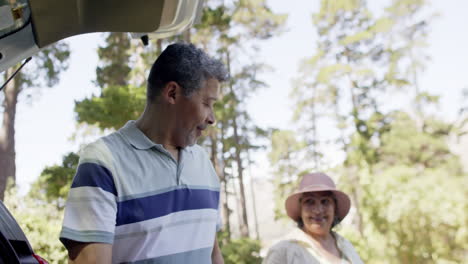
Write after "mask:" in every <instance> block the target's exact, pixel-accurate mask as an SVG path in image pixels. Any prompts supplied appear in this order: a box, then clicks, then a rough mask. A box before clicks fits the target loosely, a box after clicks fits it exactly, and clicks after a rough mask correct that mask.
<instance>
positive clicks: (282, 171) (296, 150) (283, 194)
mask: <svg viewBox="0 0 468 264" xmlns="http://www.w3.org/2000/svg"><path fill="white" fill-rule="evenodd" d="M297 137H298V136H297V135H296V133H294V132H293V131H288V130H284V131H281V130H277V131H274V132H273V133H272V135H271V151H270V153H269V154H268V159H269V162H270V164H272V167H273V170H274V175H275V177H274V179H273V184H274V186H275V190H276V192H275V193H276V195H275V218H276V219H279V218H283V217H286V215H285V214H284V201H285V200H286V198H287V196H288V195H289V194H290V193H292V192H293V190H294V188H295V187H296V186H297V184H298V180H299V179H300V177H299V176H300V175H301V174H302V171H305V170H307V169H308V168H307V167H306V168H304V165H303V164H307V162H304V156H303V149H304V148H305V145H306V144H305V142H301V141H299V140H298V139H297Z"/></svg>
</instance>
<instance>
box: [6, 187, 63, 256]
mask: <svg viewBox="0 0 468 264" xmlns="http://www.w3.org/2000/svg"><path fill="white" fill-rule="evenodd" d="M5 205H6V206H7V208H8V209H9V210H10V212H11V214H12V215H13V216H14V217H15V219H16V221H17V222H18V224H19V225H20V227H21V228H22V229H23V231H24V233H25V235H26V237H27V238H28V240H29V242H30V244H31V246H32V248H33V250H34V252H35V253H36V254H38V255H39V256H41V257H43V258H44V259H46V260H47V261H48V262H49V263H51V264H62V263H67V262H68V261H67V260H68V257H67V256H68V255H67V252H66V250H65V247H64V246H63V245H62V244H61V242H60V241H59V239H58V237H59V234H60V230H61V226H62V219H63V210H59V209H57V207H56V206H54V205H53V204H51V203H48V202H47V201H46V197H44V196H41V195H40V194H36V195H35V197H32V196H31V195H26V196H20V195H19V194H18V193H17V191H16V189H15V188H9V191H8V194H7V195H6V199H5Z"/></svg>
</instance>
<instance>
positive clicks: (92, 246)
mask: <svg viewBox="0 0 468 264" xmlns="http://www.w3.org/2000/svg"><path fill="white" fill-rule="evenodd" d="M65 245H66V248H67V250H68V263H69V264H81V263H86V264H87V263H90V264H94V263H96V264H97V263H103V264H107V263H109V264H110V263H111V261H112V245H111V244H105V243H81V242H75V241H71V240H67V242H66V243H65Z"/></svg>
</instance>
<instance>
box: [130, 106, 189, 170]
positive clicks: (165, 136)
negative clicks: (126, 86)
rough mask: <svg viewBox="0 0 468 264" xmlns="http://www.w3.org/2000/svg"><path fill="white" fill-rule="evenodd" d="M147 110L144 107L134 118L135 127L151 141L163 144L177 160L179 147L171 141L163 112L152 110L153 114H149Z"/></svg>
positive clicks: (168, 126) (168, 125)
mask: <svg viewBox="0 0 468 264" xmlns="http://www.w3.org/2000/svg"><path fill="white" fill-rule="evenodd" d="M149 111H150V110H149V109H148V108H146V109H145V112H144V113H143V114H142V115H141V117H140V118H139V119H138V120H136V123H135V125H136V127H137V128H138V129H140V130H141V132H143V134H145V136H146V137H148V138H149V139H150V140H151V141H153V142H154V143H156V144H161V145H163V147H164V148H165V149H166V150H167V151H168V152H169V153H170V154H171V156H172V157H173V158H174V159H175V160H176V161H178V160H179V150H180V148H179V147H177V146H175V145H174V144H172V143H171V136H172V133H171V132H170V131H171V129H170V128H171V126H170V124H168V122H166V121H165V120H167V119H166V117H164V113H160V114H155V113H154V112H153V114H150V113H149ZM161 115H162V116H161Z"/></svg>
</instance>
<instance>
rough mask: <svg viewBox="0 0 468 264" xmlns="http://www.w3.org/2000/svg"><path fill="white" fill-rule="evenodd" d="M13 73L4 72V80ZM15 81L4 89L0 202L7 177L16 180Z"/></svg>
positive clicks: (16, 99)
mask: <svg viewBox="0 0 468 264" xmlns="http://www.w3.org/2000/svg"><path fill="white" fill-rule="evenodd" d="M14 71H15V69H14V68H10V69H8V70H6V71H5V80H7V79H8V78H9V77H10V76H11V74H13V73H14ZM17 84H18V83H17V81H16V80H15V79H12V80H11V81H10V82H9V83H8V84H7V86H6V87H5V88H4V90H3V93H4V95H5V99H4V102H3V108H4V112H3V120H2V126H1V128H0V200H2V201H3V198H4V195H5V189H6V184H7V180H8V178H9V177H12V178H13V181H15V180H16V164H15V158H16V153H15V116H16V103H17V101H18V94H19V88H18V87H17V86H18V85H17Z"/></svg>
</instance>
